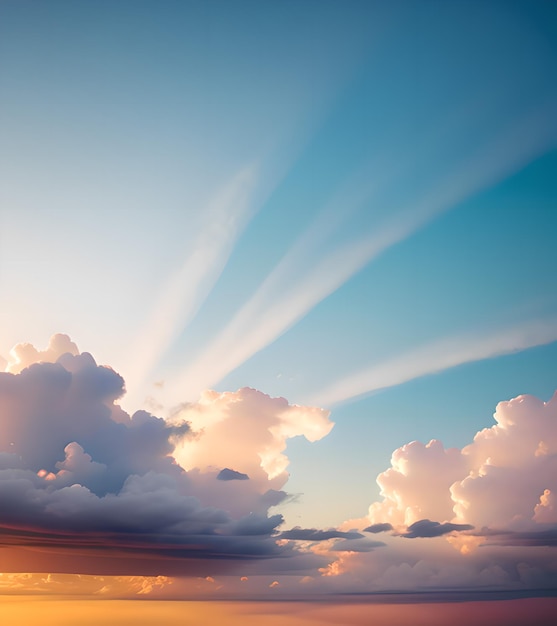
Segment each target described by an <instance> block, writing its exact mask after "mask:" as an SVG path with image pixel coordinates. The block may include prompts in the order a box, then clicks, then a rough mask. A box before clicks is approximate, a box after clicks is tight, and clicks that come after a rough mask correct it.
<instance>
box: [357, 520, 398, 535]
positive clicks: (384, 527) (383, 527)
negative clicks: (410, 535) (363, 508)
mask: <svg viewBox="0 0 557 626" xmlns="http://www.w3.org/2000/svg"><path fill="white" fill-rule="evenodd" d="M389 530H393V527H392V524H389V523H387V522H385V523H383V524H372V525H371V526H368V527H367V528H364V531H365V532H366V533H385V532H388V531H389Z"/></svg>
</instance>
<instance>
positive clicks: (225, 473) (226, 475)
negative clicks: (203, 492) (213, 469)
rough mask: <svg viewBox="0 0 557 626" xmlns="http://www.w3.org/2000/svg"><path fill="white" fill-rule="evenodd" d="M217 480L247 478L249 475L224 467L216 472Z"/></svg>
mask: <svg viewBox="0 0 557 626" xmlns="http://www.w3.org/2000/svg"><path fill="white" fill-rule="evenodd" d="M217 480H249V476H248V475H247V474H243V473H242V472H237V471H236V470H232V469H229V468H228V467H225V468H224V469H222V470H221V471H220V472H219V473H218V474H217Z"/></svg>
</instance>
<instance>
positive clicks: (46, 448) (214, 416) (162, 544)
mask: <svg viewBox="0 0 557 626" xmlns="http://www.w3.org/2000/svg"><path fill="white" fill-rule="evenodd" d="M74 346H75V344H73V343H72V342H71V341H70V340H69V338H68V337H66V336H64V335H58V336H56V337H55V338H53V339H52V340H51V343H50V345H49V349H48V350H46V351H44V352H40V351H38V350H36V349H35V348H33V347H32V346H31V347H29V346H28V345H27V346H26V347H25V348H21V347H20V348H18V349H16V350H15V351H14V354H16V355H20V356H21V357H22V358H19V359H18V360H17V367H16V368H15V369H18V370H19V369H20V366H22V365H24V364H28V367H25V368H24V369H22V370H21V371H19V373H17V374H14V373H0V549H1V550H3V551H4V553H5V555H6V556H5V558H4V560H5V561H6V565H5V566H4V568H5V569H6V567H7V568H9V567H10V565H8V563H11V564H12V565H11V567H14V568H17V567H18V564H19V567H22V568H23V567H24V566H26V567H27V568H29V567H31V569H30V570H29V571H38V570H37V568H40V567H41V563H43V564H44V560H41V557H40V556H37V554H35V555H34V557H33V559H34V560H33V561H32V563H31V564H30V563H29V562H28V554H27V553H26V552H25V551H22V550H21V548H23V547H29V548H33V549H34V550H38V551H39V553H41V554H42V553H45V554H47V553H48V555H49V558H50V559H51V563H50V565H49V566H48V567H49V570H50V571H60V572H64V571H81V572H84V573H102V572H103V571H105V572H108V573H110V572H112V573H118V574H149V575H150V574H153V573H157V574H160V573H164V572H169V573H190V572H192V571H198V570H199V571H208V570H210V569H211V567H212V568H213V569H219V571H220V569H226V568H229V567H231V565H232V564H233V563H235V562H244V561H249V560H250V559H260V558H262V557H272V556H278V555H282V556H287V555H288V556H296V554H295V552H294V551H293V549H292V548H291V547H287V546H282V547H281V546H278V545H277V543H276V539H275V534H276V529H277V527H278V526H280V524H281V523H282V516H280V515H278V514H275V515H269V514H268V510H269V508H270V507H271V506H274V505H276V504H278V503H279V502H281V501H282V500H283V499H284V498H285V497H286V496H287V494H286V493H285V492H284V491H282V490H281V487H282V486H283V485H284V483H285V482H286V479H287V474H286V472H285V471H284V468H285V467H286V465H287V464H288V459H287V457H286V456H285V455H284V454H283V451H284V448H285V447H286V440H287V439H288V438H289V437H293V436H297V435H305V436H306V437H307V438H308V439H310V440H317V439H319V438H320V437H322V436H324V435H325V434H327V433H328V432H329V430H330V428H331V427H332V424H331V423H330V422H329V421H328V412H327V411H322V410H320V409H314V408H311V407H300V406H296V405H289V404H288V402H287V401H286V400H284V399H283V398H270V397H269V396H266V395H265V394H262V393H261V392H257V391H255V390H251V389H249V390H247V389H246V390H240V391H239V392H236V393H228V394H215V393H211V392H208V394H207V395H206V396H205V397H204V399H203V400H202V401H201V402H200V403H197V404H190V405H187V406H186V407H181V409H180V410H179V412H178V414H176V415H174V417H173V420H172V422H169V421H165V420H163V419H161V418H158V417H156V416H154V415H151V414H150V413H148V412H146V411H137V412H136V413H134V414H133V415H131V416H130V415H128V414H127V413H126V412H125V411H123V410H122V408H121V407H120V406H119V405H118V404H117V400H118V399H119V398H121V397H122V395H123V393H124V389H125V388H124V380H123V378H122V377H121V376H120V375H119V374H118V373H116V372H115V371H113V370H112V369H110V368H108V367H104V366H99V365H97V364H96V362H95V360H94V359H93V357H92V356H91V355H90V354H88V353H81V354H80V353H79V352H78V351H77V348H75V349H74ZM66 348H69V349H70V351H67V350H66ZM32 358H36V359H40V360H41V362H40V363H31V364H29V361H30V360H32ZM47 359H50V360H53V361H55V362H45V361H46V360H47ZM186 416H191V417H192V419H193V422H194V423H195V428H196V430H195V431H194V430H193V429H192V425H190V424H189V423H188V421H186ZM246 425H251V426H252V428H251V430H250V429H249V428H244V427H245V426H246ZM205 440H206V441H205ZM205 452H207V456H206V457H205V456H203V455H204V453H205ZM180 455H181V456H180ZM180 458H182V460H184V462H185V463H186V464H187V470H188V471H186V469H185V468H184V467H183V466H182V465H180V463H179V462H178V460H180ZM191 462H193V465H192V463H191ZM231 467H234V468H238V469H234V470H233V469H230V468H231ZM239 470H244V471H239ZM248 472H249V474H248ZM248 475H249V478H250V479H249V480H248ZM1 546H3V548H2V547H1ZM8 557H9V558H8ZM4 560H3V562H4ZM49 562H50V561H49ZM217 562H218V563H219V564H218V565H216V563H217ZM209 563H212V565H210V566H209ZM196 568H197V570H196ZM24 569H25V568H24ZM39 571H40V570H39Z"/></svg>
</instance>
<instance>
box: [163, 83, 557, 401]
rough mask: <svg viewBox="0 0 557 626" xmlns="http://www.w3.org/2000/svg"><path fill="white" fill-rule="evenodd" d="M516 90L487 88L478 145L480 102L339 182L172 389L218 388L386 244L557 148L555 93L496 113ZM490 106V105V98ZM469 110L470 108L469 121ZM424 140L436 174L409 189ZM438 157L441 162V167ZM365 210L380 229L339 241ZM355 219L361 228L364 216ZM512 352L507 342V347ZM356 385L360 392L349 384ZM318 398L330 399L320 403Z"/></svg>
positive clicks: (193, 392)
mask: <svg viewBox="0 0 557 626" xmlns="http://www.w3.org/2000/svg"><path fill="white" fill-rule="evenodd" d="M515 88H516V85H514V84H512V85H506V88H505V89H502V88H501V85H499V88H498V90H497V91H495V92H494V93H490V100H492V102H491V103H490V108H491V107H493V106H495V108H494V109H493V117H494V119H495V121H494V122H493V123H492V124H491V129H490V131H489V132H487V133H486V130H485V128H484V129H483V134H484V135H485V139H484V140H483V141H481V142H480V144H479V145H478V144H476V143H474V144H472V146H473V147H472V148H471V147H470V144H469V143H468V140H467V136H466V131H464V134H463V128H467V129H468V132H470V131H471V129H474V130H477V127H478V126H479V127H482V126H483V125H484V121H485V120H484V119H483V116H482V115H479V114H478V109H477V106H476V105H475V103H469V104H470V108H468V109H467V107H461V108H459V107H455V110H454V111H451V115H448V116H447V118H448V119H447V120H443V122H444V123H443V124H441V123H440V120H439V119H437V118H435V119H433V120H431V121H430V124H429V126H428V127H427V129H422V130H421V131H420V132H419V133H417V134H416V136H415V137H414V139H413V140H409V141H407V142H405V143H404V147H401V146H398V151H397V150H395V151H394V154H391V148H390V147H389V146H388V145H386V146H383V153H380V154H379V155H377V154H376V155H374V158H373V159H371V160H370V161H371V162H370V163H369V164H367V167H364V168H363V169H362V170H361V171H356V172H355V173H353V174H352V176H351V177H348V179H347V180H346V181H344V184H342V185H340V186H339V188H338V189H337V190H336V193H335V194H334V195H333V197H332V198H331V199H330V200H329V203H328V204H326V205H325V206H324V208H322V210H321V213H320V214H319V215H318V217H317V218H316V219H315V220H314V222H313V223H312V224H311V225H310V226H309V228H308V229H307V230H306V231H305V232H303V233H302V234H300V236H299V237H298V239H297V241H296V242H295V243H294V245H293V246H292V247H291V249H290V250H289V251H287V252H286V254H285V255H284V256H283V258H282V259H281V260H280V261H279V263H278V264H277V265H276V266H275V268H274V269H273V270H272V271H271V272H270V273H269V275H268V276H267V277H266V278H265V279H264V281H263V282H262V283H261V284H260V286H259V287H258V289H257V290H256V291H255V292H254V293H253V295H252V296H251V298H250V299H249V300H248V301H247V302H246V303H245V304H244V305H243V306H242V307H241V308H240V309H239V310H238V311H237V313H236V314H235V315H234V317H233V318H232V319H231V320H230V322H229V323H228V324H227V325H226V326H225V327H224V328H223V329H222V330H221V332H220V333H219V334H218V335H217V336H216V337H215V338H214V339H213V341H212V342H211V343H210V344H209V345H208V346H207V347H206V348H205V350H204V351H203V352H202V353H201V354H200V356H199V357H198V358H197V359H196V360H195V361H194V362H193V363H192V364H191V365H189V366H188V367H186V368H185V369H184V370H183V371H182V372H180V373H179V374H178V375H176V377H175V378H174V379H173V380H172V386H173V387H176V388H180V389H182V390H183V392H184V393H186V395H187V396H191V397H196V396H197V395H198V394H199V392H200V391H202V390H203V389H205V388H207V387H211V386H214V385H215V384H217V383H218V382H219V381H220V380H222V379H223V378H224V377H225V376H226V375H227V374H228V373H230V372H231V371H233V370H234V369H236V368H237V367H238V366H240V365H241V364H242V363H244V362H245V361H247V360H248V359H249V358H250V357H252V356H253V355H254V354H256V353H258V352H259V351H260V350H262V349H263V348H265V347H266V346H268V345H269V344H271V343H272V342H274V341H275V340H276V339H277V338H278V337H280V336H281V335H282V334H283V333H284V332H286V331H287V330H288V329H289V328H291V327H292V326H293V325H295V324H296V323H297V322H299V321H300V320H301V319H303V318H304V317H305V316H306V315H307V314H308V313H309V312H310V311H311V310H312V309H313V308H314V307H315V306H316V305H317V304H319V303H320V302H321V301H322V300H324V299H325V298H327V297H328V296H330V295H331V294H332V293H334V292H335V291H337V290H338V289H339V288H340V287H341V286H342V285H344V284H345V283H346V281H348V280H349V279H350V278H351V277H352V276H354V275H355V274H356V273H357V272H359V271H360V270H362V268H364V267H365V266H366V265H368V264H369V263H370V262H372V261H373V260H374V259H375V258H377V257H378V256H379V255H381V254H383V253H384V252H385V251H386V250H388V249H390V248H392V247H394V246H396V245H397V244H399V243H400V242H402V241H404V240H405V239H407V238H408V237H410V236H412V235H413V234H414V233H415V232H416V231H418V230H419V229H420V228H423V227H424V226H425V225H426V224H428V223H429V222H431V221H432V220H433V219H435V218H436V217H438V216H439V215H441V214H442V213H443V212H445V211H448V210H450V209H452V208H453V207H455V206H457V205H458V204H459V203H460V202H462V201H463V200H464V199H466V198H468V197H470V196H473V195H474V194H476V193H478V192H479V191H481V190H484V189H487V188H489V187H491V186H492V185H494V184H495V183H497V182H499V181H501V180H504V179H505V178H506V177H507V176H509V175H511V174H513V173H515V172H516V171H519V170H520V169H522V168H523V167H524V166H525V165H527V164H528V163H530V162H531V161H532V160H534V159H535V158H537V157H539V156H540V155H542V154H544V153H545V152H547V151H549V150H551V149H553V148H554V147H555V145H556V144H557V124H556V123H555V121H554V115H553V110H554V107H555V96H554V94H553V93H549V94H548V95H546V98H545V99H543V101H542V102H541V103H540V102H537V103H536V104H535V105H532V104H531V103H530V105H525V103H524V102H521V103H520V104H519V106H518V109H519V110H515V111H514V112H513V115H511V116H510V119H508V118H506V117H501V116H498V115H497V111H498V109H500V107H501V106H504V105H505V103H506V100H505V93H507V94H508V93H510V92H511V93H512V92H514V89H515ZM485 103H486V105H487V98H486V99H485ZM497 103H498V104H497ZM507 104H508V101H507ZM462 111H465V112H466V117H465V120H464V123H463V120H462V118H461V116H462ZM484 114H485V113H484ZM395 124H396V122H395ZM393 130H394V129H393ZM409 145H416V146H420V154H413V153H410V154H409V153H408V152H407V148H408V146H409ZM426 145H427V146H428V150H427V151H425V154H426V157H427V158H429V159H431V162H435V163H436V167H435V168H434V171H436V172H437V174H436V175H434V176H432V177H425V180H424V181H423V184H419V185H417V187H416V189H413V188H411V191H410V192H409V193H408V192H406V193H402V194H400V185H399V184H398V182H399V180H400V179H401V178H402V177H406V178H408V180H410V179H412V177H413V176H415V171H416V168H417V167H418V165H419V167H420V179H421V178H423V177H424V176H425V175H424V171H425V170H424V169H423V167H422V165H423V159H424V149H423V148H424V146H426ZM447 145H453V146H457V145H459V150H455V154H457V155H458V156H455V155H452V156H451V157H448V156H447V150H446V148H447ZM385 153H387V154H388V155H389V159H388V160H389V161H392V162H393V163H397V166H396V167H394V168H393V171H388V169H389V168H387V174H386V175H385V178H386V179H387V181H388V184H385V183H383V184H381V182H376V181H377V180H378V179H380V178H381V174H382V173H383V172H379V173H378V171H377V168H378V165H377V164H378V163H379V162H381V161H385V160H387V159H386V157H385ZM439 163H443V167H442V168H441V170H439ZM370 181H373V182H372V183H370ZM385 207H392V209H391V211H390V212H388V213H387V217H386V218H385V217H384V215H383V216H382V213H381V212H382V211H383V210H384V208H385ZM362 208H365V209H366V210H367V212H368V213H371V214H372V215H374V217H375V220H373V225H372V226H371V227H369V225H368V226H367V227H365V228H363V229H362V228H358V227H357V226H356V230H357V232H358V233H359V234H358V236H355V237H354V236H352V237H351V238H349V239H348V240H347V241H343V240H342V238H340V237H339V238H338V239H335V237H334V235H335V232H336V231H337V230H339V229H338V228H335V227H336V226H337V225H343V224H342V222H343V219H339V218H338V216H339V215H341V216H343V217H344V218H346V221H349V220H350V219H351V218H353V217H354V215H357V213H358V212H359V211H360V210H361V209H362ZM355 224H358V222H357V220H356V221H355ZM554 328H555V324H554ZM553 335H555V330H554V331H553ZM556 338H557V337H556ZM554 340H555V339H552V340H551V341H554ZM545 342H546V341H545V340H544V341H542V343H545ZM531 345H539V344H536V343H534V344H531ZM514 350H515V348H511V349H510V351H514ZM507 351H508V350H507V349H506V348H505V349H504V351H503V353H506V352H507ZM477 358H487V357H485V356H484V357H474V358H473V360H476V359H477ZM461 362H465V361H461ZM453 366H454V364H453ZM433 367H435V368H437V367H438V366H433ZM440 369H443V368H440ZM379 371H381V368H380V369H379ZM433 371H438V369H434V370H433ZM425 373H428V372H425ZM362 378H363V380H364V381H366V380H367V378H368V377H367V376H366V373H362V374H361V375H355V379H356V380H355V381H341V383H339V385H340V386H341V388H342V387H343V386H344V385H348V387H349V390H338V389H336V387H337V385H335V387H334V389H335V390H336V394H337V395H338V396H339V397H338V399H335V392H334V391H333V390H330V391H329V392H328V393H327V390H324V391H323V393H322V394H317V396H315V397H316V400H312V402H315V403H316V404H319V405H320V406H323V405H330V404H332V403H334V402H339V401H342V400H344V399H347V398H349V397H353V396H354V395H360V394H362V393H366V392H369V391H371V389H368V388H366V382H364V383H363V389H362V388H361V387H362V382H360V381H361V379H362ZM353 387H354V388H355V390H351V389H352V388H353ZM321 395H322V396H323V397H324V398H326V401H323V400H322V399H321Z"/></svg>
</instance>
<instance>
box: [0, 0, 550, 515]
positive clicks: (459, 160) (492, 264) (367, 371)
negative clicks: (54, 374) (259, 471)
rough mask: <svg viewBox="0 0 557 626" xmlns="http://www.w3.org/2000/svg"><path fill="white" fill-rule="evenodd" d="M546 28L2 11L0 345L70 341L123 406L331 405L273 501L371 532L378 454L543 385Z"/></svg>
mask: <svg viewBox="0 0 557 626" xmlns="http://www.w3.org/2000/svg"><path fill="white" fill-rule="evenodd" d="M556 17H557V16H556V7H555V5H554V4H553V3H551V2H543V1H538V2H513V3H510V2H495V1H490V2H459V1H454V2H433V1H423V2H393V3H384V2H370V1H368V2H356V1H353V0H350V1H348V2H337V1H323V2H316V1H299V2H293V1H285V2H273V1H268V2H253V1H244V0H238V1H236V2H219V1H216V0H215V1H206V2H194V1H191V2H173V1H169V0H162V1H160V2H147V1H143V0H135V1H133V2H131V1H125V0H122V1H119V2H109V1H103V0H101V1H98V2H81V1H79V2H69V1H58V0H51V1H49V2H37V1H23V2H21V1H19V2H18V1H15V0H14V1H12V0H5V1H4V2H2V5H1V7H0V58H1V59H2V61H1V64H2V68H1V75H0V88H1V90H2V94H3V97H2V100H3V104H2V106H1V108H0V135H1V136H2V138H3V139H2V147H1V148H0V293H1V294H2V307H1V309H0V355H1V356H3V357H4V358H5V359H8V354H9V351H10V349H11V347H12V346H13V345H15V344H16V343H20V342H31V343H33V344H34V345H35V346H37V347H40V348H41V347H44V346H46V344H47V343H48V339H49V337H50V336H51V335H52V334H54V333H57V332H62V333H67V334H69V335H70V336H71V338H72V339H73V341H75V342H76V343H77V345H78V346H79V348H80V349H81V350H83V351H88V352H91V353H92V354H93V355H94V356H95V358H96V359H97V361H98V362H99V363H101V364H107V365H110V366H112V367H113V368H114V369H115V370H116V371H118V372H119V373H120V374H121V375H122V376H123V377H124V379H125V380H126V383H127V388H128V396H127V398H124V400H123V401H122V405H123V406H124V408H125V409H126V410H127V411H128V412H130V413H131V412H133V411H135V410H136V409H139V408H142V407H145V408H148V409H149V410H151V411H153V412H154V413H156V414H161V415H162V416H163V417H168V416H169V415H171V414H172V408H173V407H174V406H175V405H177V404H179V403H183V402H192V403H193V402H195V401H196V400H197V399H198V396H199V393H200V392H202V391H203V390H204V389H205V388H211V389H215V390H217V391H222V392H224V391H231V392H234V391H236V390H237V389H239V388H241V387H253V388H255V389H258V390H260V391H262V392H264V393H266V394H269V395H270V396H283V397H285V398H287V399H288V401H289V402H290V403H291V404H294V403H295V404H300V405H308V404H310V405H316V406H320V407H322V408H324V409H331V420H332V421H333V422H334V423H335V426H334V428H333V429H332V431H331V432H330V433H329V434H328V435H327V436H326V437H323V438H322V439H320V440H319V441H315V442H313V443H310V442H308V441H307V440H306V439H303V438H301V437H298V438H293V439H290V440H289V441H288V445H287V454H288V457H289V460H290V465H289V466H288V471H289V473H290V478H289V482H288V491H289V493H292V494H299V495H298V497H297V498H296V499H295V500H294V501H293V502H290V503H287V504H283V505H282V507H281V508H280V511H281V512H283V513H284V515H285V516H286V519H287V522H288V523H289V525H302V526H305V527H309V526H315V527H328V526H338V525H340V524H341V523H342V522H343V521H345V520H347V519H351V518H361V517H363V516H364V515H365V514H366V511H367V508H368V507H369V505H370V503H371V502H373V501H374V500H376V499H377V498H378V497H379V487H378V486H377V485H376V483H375V478H376V477H377V475H378V474H379V473H380V472H382V471H383V470H384V469H385V468H386V467H388V465H389V463H390V457H391V454H392V452H393V450H395V449H397V448H399V447H400V446H403V445H404V444H405V443H407V442H410V441H413V440H419V441H421V442H423V443H424V444H425V443H427V442H428V441H429V440H430V439H440V440H442V441H443V442H444V443H445V445H446V446H455V447H458V448H461V447H463V446H464V445H466V444H468V443H469V442H471V441H472V439H473V437H474V435H475V433H476V432H478V431H480V430H481V429H483V428H489V427H491V426H492V423H493V421H492V417H491V416H492V414H493V411H494V410H495V407H496V405H497V403H498V402H499V401H503V400H508V399H510V398H513V397H515V396H518V395H520V394H532V395H535V396H537V397H538V398H541V399H542V400H544V401H547V400H549V399H550V398H551V396H552V394H553V393H554V391H555V388H556V379H555V372H556V371H557V295H556V291H555V270H556V268H557V246H555V234H556V233H557V175H556V174H557V115H555V112H556V111H557V84H556V83H555V80H554V79H553V74H554V68H555V64H556V61H557V43H556V42H557V36H556V35H557V33H556V26H555V25H556V24H557V20H556V19H555V18H556ZM155 383H156V384H155ZM440 521H442V520H440Z"/></svg>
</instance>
